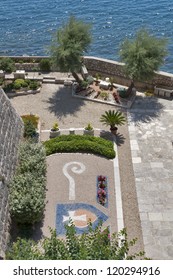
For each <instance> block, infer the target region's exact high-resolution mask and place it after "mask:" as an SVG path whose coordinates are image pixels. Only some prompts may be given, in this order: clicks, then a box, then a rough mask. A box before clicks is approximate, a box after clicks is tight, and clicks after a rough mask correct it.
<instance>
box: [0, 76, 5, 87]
mask: <svg viewBox="0 0 173 280" xmlns="http://www.w3.org/2000/svg"><path fill="white" fill-rule="evenodd" d="M3 83H4V79H3V78H0V86H2V85H3Z"/></svg>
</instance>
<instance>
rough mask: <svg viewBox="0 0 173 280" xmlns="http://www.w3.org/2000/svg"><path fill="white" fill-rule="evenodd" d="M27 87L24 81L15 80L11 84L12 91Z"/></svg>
mask: <svg viewBox="0 0 173 280" xmlns="http://www.w3.org/2000/svg"><path fill="white" fill-rule="evenodd" d="M25 87H28V83H27V82H26V81H25V80H24V79H16V80H15V81H14V83H13V88H14V89H20V88H25Z"/></svg>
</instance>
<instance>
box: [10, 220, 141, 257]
mask: <svg viewBox="0 0 173 280" xmlns="http://www.w3.org/2000/svg"><path fill="white" fill-rule="evenodd" d="M50 231H51V237H50V238H47V237H45V238H43V240H42V241H41V242H38V243H36V242H34V241H32V240H27V239H21V238H18V240H17V241H16V242H14V243H13V244H12V246H11V248H9V250H8V252H7V253H6V259H10V260H124V259H136V258H138V259H139V258H142V259H143V258H144V252H139V253H136V254H133V255H130V254H129V249H130V247H131V246H133V245H134V244H135V243H136V239H133V240H131V241H128V239H127V233H126V230H125V229H124V230H122V231H120V232H119V233H114V234H112V235H111V236H110V233H109V229H108V228H106V229H105V230H104V231H102V227H101V224H100V225H98V226H97V227H96V228H95V229H92V224H89V230H88V232H87V233H83V234H82V235H77V234H76V230H75V226H74V224H73V223H72V222H71V223H70V224H69V225H66V238H65V239H60V238H57V235H56V231H55V230H52V229H51V230H50Z"/></svg>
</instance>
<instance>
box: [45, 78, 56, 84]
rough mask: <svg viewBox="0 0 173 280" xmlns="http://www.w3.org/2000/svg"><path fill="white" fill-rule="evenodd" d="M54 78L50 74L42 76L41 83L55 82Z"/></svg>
mask: <svg viewBox="0 0 173 280" xmlns="http://www.w3.org/2000/svg"><path fill="white" fill-rule="evenodd" d="M55 80H56V78H55V77H51V76H44V77H43V83H46V84H55Z"/></svg>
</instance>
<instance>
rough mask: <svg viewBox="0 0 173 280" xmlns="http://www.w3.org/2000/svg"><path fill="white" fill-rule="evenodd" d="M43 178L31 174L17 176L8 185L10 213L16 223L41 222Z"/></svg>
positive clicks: (43, 194) (43, 197)
mask: <svg viewBox="0 0 173 280" xmlns="http://www.w3.org/2000/svg"><path fill="white" fill-rule="evenodd" d="M43 186H45V178H44V177H40V176H39V177H38V176H37V175H33V174H32V173H31V172H29V173H25V174H20V175H17V176H15V177H14V178H13V182H12V183H11V185H10V213H11V216H12V217H14V218H15V220H16V221H17V222H18V223H29V224H32V223H35V222H38V221H40V220H41V218H42V216H43V210H44V207H45V204H44V199H45V193H44V188H43Z"/></svg>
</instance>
